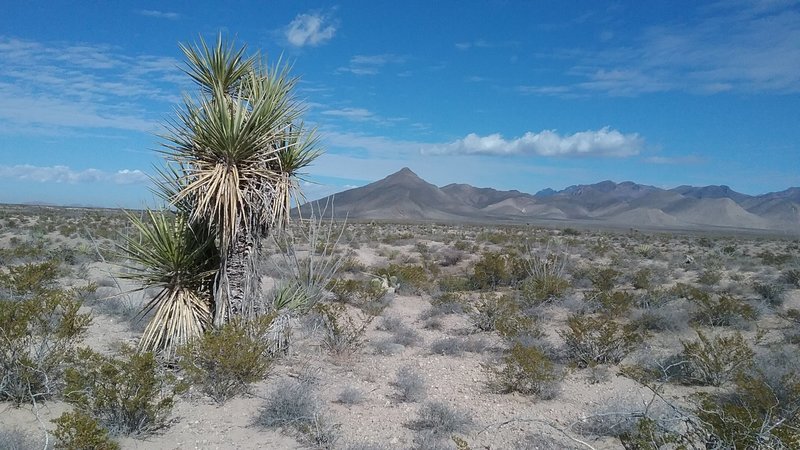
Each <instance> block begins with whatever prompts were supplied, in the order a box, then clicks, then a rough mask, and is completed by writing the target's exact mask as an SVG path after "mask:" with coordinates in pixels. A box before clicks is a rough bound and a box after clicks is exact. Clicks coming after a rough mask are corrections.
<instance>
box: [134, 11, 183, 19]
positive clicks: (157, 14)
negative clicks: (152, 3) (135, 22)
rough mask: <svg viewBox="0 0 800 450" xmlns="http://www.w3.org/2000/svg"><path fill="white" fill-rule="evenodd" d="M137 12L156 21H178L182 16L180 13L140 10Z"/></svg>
mask: <svg viewBox="0 0 800 450" xmlns="http://www.w3.org/2000/svg"><path fill="white" fill-rule="evenodd" d="M136 12H137V13H139V14H141V15H143V16H147V17H154V18H156V19H168V20H178V19H179V18H180V17H181V15H180V14H178V13H174V12H166V11H158V10H155V9H140V10H139V11H136Z"/></svg>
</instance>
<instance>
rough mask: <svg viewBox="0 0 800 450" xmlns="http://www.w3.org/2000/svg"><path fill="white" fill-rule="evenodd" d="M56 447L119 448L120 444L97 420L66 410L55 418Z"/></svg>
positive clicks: (69, 449) (78, 449) (77, 449)
mask: <svg viewBox="0 0 800 450" xmlns="http://www.w3.org/2000/svg"><path fill="white" fill-rule="evenodd" d="M53 422H54V423H55V424H56V429H55V431H54V432H53V435H54V436H55V438H56V440H57V442H56V445H55V448H57V449H65V450H87V449H91V450H118V449H119V448H120V446H119V444H118V443H117V442H115V441H114V440H113V439H111V438H110V437H109V436H108V430H106V429H105V428H103V427H102V426H101V425H100V424H99V423H98V422H97V420H95V419H94V418H92V417H90V416H88V415H86V414H84V413H82V412H80V411H73V412H65V413H64V414H62V415H61V416H60V417H59V418H58V419H55V420H53Z"/></svg>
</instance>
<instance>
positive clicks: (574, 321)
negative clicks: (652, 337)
mask: <svg viewBox="0 0 800 450" xmlns="http://www.w3.org/2000/svg"><path fill="white" fill-rule="evenodd" d="M567 327H568V329H567V330H564V331H562V332H560V334H561V337H562V338H563V339H564V342H565V345H566V351H567V355H568V357H569V359H570V360H571V361H572V362H573V363H574V364H575V365H576V366H577V367H581V368H583V367H588V366H590V365H594V364H609V363H610V364H617V363H619V362H620V361H622V359H623V358H625V356H627V355H628V353H630V352H631V351H633V349H635V348H636V347H637V346H638V345H639V344H640V343H641V341H642V339H643V336H642V334H641V333H640V332H639V331H638V330H637V328H636V326H635V325H622V324H619V323H618V322H616V321H614V320H613V319H611V318H609V317H606V316H599V317H592V316H579V315H578V316H571V317H570V318H569V319H567Z"/></svg>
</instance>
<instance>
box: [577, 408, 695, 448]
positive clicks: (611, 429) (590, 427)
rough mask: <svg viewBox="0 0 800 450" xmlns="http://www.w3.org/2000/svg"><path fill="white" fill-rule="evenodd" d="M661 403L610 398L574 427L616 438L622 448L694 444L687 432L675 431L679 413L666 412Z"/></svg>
mask: <svg viewBox="0 0 800 450" xmlns="http://www.w3.org/2000/svg"><path fill="white" fill-rule="evenodd" d="M663 406H664V405H662V404H660V403H659V404H653V403H650V404H643V403H641V402H639V401H632V400H631V399H628V400H625V399H621V398H616V399H612V400H611V401H610V403H608V404H605V405H603V406H600V407H599V408H597V409H596V410H595V411H593V412H591V413H590V414H589V415H588V416H587V417H585V418H584V419H583V420H582V421H581V422H579V423H578V424H577V427H576V428H577V431H578V432H580V433H582V434H588V435H595V436H610V437H615V438H617V439H619V440H620V443H621V444H622V446H623V447H624V448H626V449H631V450H633V449H643V450H644V449H652V450H656V449H661V448H694V447H689V446H686V444H690V443H691V441H690V440H687V438H688V436H686V435H683V434H681V433H679V432H677V431H676V427H675V423H676V422H678V421H679V420H680V417H679V415H680V413H677V414H676V412H675V411H672V412H668V409H666V408H664V407H663Z"/></svg>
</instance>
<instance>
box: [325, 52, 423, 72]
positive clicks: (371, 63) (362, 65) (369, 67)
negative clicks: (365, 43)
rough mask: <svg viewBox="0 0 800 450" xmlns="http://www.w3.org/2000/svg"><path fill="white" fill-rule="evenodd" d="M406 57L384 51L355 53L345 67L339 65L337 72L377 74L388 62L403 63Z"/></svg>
mask: <svg viewBox="0 0 800 450" xmlns="http://www.w3.org/2000/svg"><path fill="white" fill-rule="evenodd" d="M406 59H407V58H406V57H405V56H401V55H394V54H391V53H384V54H381V55H355V56H353V57H352V58H350V63H349V64H348V65H347V66H345V67H339V68H338V69H336V71H337V72H349V73H352V74H353V75H377V74H378V73H380V71H381V69H382V68H383V67H384V66H386V65H389V64H403V63H405V62H406Z"/></svg>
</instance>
